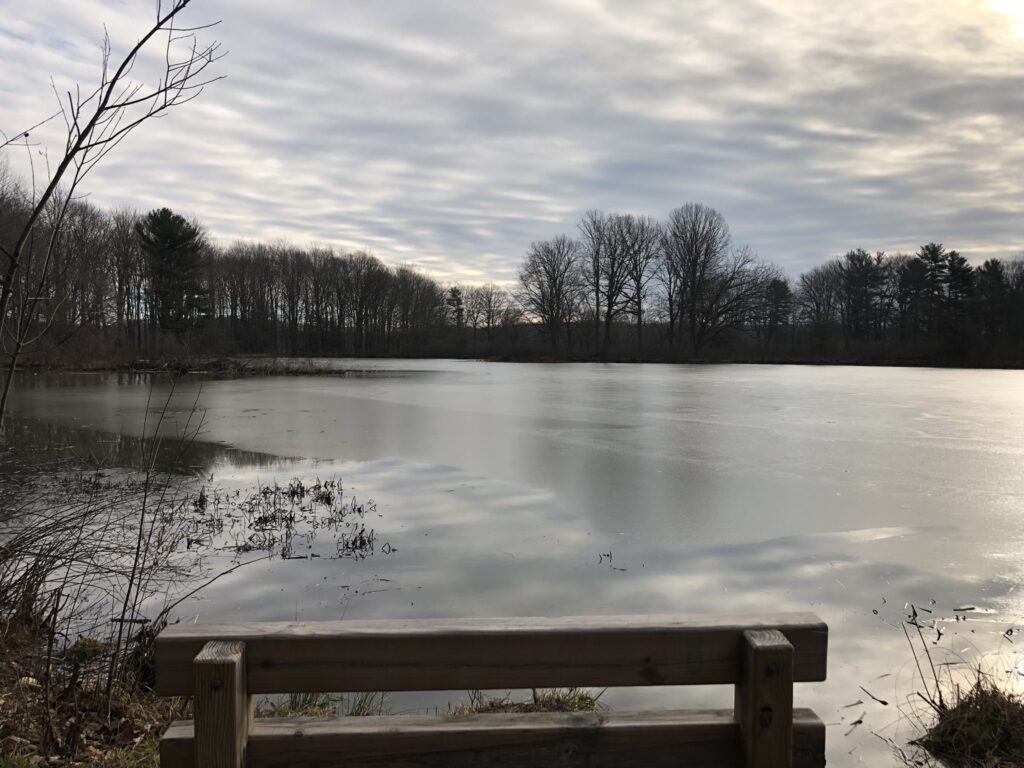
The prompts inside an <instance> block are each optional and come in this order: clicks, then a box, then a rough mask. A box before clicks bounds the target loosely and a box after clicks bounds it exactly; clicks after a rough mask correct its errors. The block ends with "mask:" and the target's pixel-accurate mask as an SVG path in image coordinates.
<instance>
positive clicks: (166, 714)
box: [0, 621, 180, 768]
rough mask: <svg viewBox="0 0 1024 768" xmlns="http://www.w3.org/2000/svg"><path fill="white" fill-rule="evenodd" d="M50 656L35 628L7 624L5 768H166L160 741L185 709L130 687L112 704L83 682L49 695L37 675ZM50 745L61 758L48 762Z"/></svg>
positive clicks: (0, 738) (3, 634)
mask: <svg viewBox="0 0 1024 768" xmlns="http://www.w3.org/2000/svg"><path fill="white" fill-rule="evenodd" d="M83 645H84V644H83ZM44 651H45V648H44V645H43V641H42V639H41V638H40V637H39V635H37V634H36V633H35V632H34V631H33V630H32V629H31V628H26V627H21V626H12V625H11V624H10V623H9V622H6V621H4V622H0V659H2V661H0V712H2V718H0V768H34V767H35V766H39V765H59V766H97V767H98V768H152V767H153V766H156V765H158V760H157V751H158V748H157V745H158V739H159V736H160V734H161V733H162V732H163V731H164V730H165V729H166V727H167V725H168V724H169V723H170V722H171V720H173V719H175V717H177V716H178V715H179V712H178V709H180V702H177V701H172V700H168V699H160V698H158V697H156V696H154V695H153V694H152V693H148V692H145V691H142V690H139V689H137V688H127V687H125V686H117V687H115V689H114V691H113V695H112V696H111V697H110V698H109V699H108V698H107V697H106V696H105V695H104V693H103V692H102V691H100V690H95V689H94V688H92V687H90V686H83V685H81V684H80V682H79V681H75V682H74V683H73V684H70V685H68V683H64V685H62V688H61V690H60V691H56V692H50V693H49V695H47V692H46V691H45V689H44V683H45V681H40V679H39V678H37V677H34V676H33V675H32V673H31V671H32V670H33V669H34V668H35V667H37V666H38V661H39V657H40V655H41V654H42V653H43V652H44ZM76 658H77V657H76ZM46 728H48V729H49V731H50V732H49V733H45V732H44V729H46ZM44 742H49V743H51V744H53V745H54V746H55V747H56V752H57V753H56V754H50V755H47V756H45V757H44V755H43V754H41V753H40V749H39V745H40V744H42V743H44Z"/></svg>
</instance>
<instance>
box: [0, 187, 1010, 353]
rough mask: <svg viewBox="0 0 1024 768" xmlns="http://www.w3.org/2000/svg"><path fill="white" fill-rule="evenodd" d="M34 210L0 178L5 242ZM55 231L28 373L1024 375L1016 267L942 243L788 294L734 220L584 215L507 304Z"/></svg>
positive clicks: (290, 251) (335, 266) (169, 242)
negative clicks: (144, 369) (966, 367)
mask: <svg viewBox="0 0 1024 768" xmlns="http://www.w3.org/2000/svg"><path fill="white" fill-rule="evenodd" d="M28 204H29V203H28V196H27V195H26V194H25V192H24V191H23V190H22V188H21V186H20V184H19V183H18V182H17V180H16V179H13V178H12V177H11V176H10V174H6V175H5V174H3V173H2V170H0V242H2V241H3V239H4V238H10V237H11V236H12V235H13V233H15V232H17V231H19V227H20V226H22V225H23V224H24V220H25V217H26V216H27V215H28V210H29V208H28ZM56 214H57V212H56V211H52V210H48V211H44V213H43V215H41V216H40V217H39V218H38V220H37V221H36V222H35V223H34V224H33V233H32V237H31V238H29V240H28V242H27V243H26V246H25V249H24V250H25V256H24V258H23V261H24V263H23V266H22V269H21V270H20V271H19V273H18V277H17V280H16V282H15V284H14V285H12V289H11V301H10V304H9V307H8V310H7V317H6V319H5V320H6V322H5V328H6V333H5V338H4V339H3V343H4V351H5V352H7V353H8V354H10V352H11V345H12V340H14V339H20V340H21V342H20V347H19V348H20V349H21V354H22V355H26V354H27V355H29V357H27V358H25V359H26V360H28V361H31V360H32V359H33V357H34V358H35V359H36V360H38V361H43V362H99V363H103V362H113V363H116V362H126V361H129V360H138V359H147V360H164V359H181V358H184V357H188V356H196V355H239V354H242V355H245V354H274V355H296V356H299V355H301V356H310V355H324V356H355V355H365V356H494V357H505V358H510V359H534V358H550V359H561V358H580V359H647V360H729V359H748V360H766V361H770V360H792V361H839V360H843V361H850V362H858V361H871V362H880V361H914V362H933V363H957V364H995V363H1012V362H1018V361H1021V360H1024V354H1022V351H1024V262H1022V261H1021V260H1020V259H1014V260H1009V261H1006V262H1004V261H1000V260H998V259H989V260H987V261H985V262H984V263H983V264H981V265H977V266H974V265H972V264H970V263H969V262H968V261H967V259H966V258H965V257H964V256H962V255H961V254H960V253H958V252H957V251H956V250H951V249H947V248H945V247H944V246H942V245H940V244H936V243H928V244H924V245H922V246H921V247H920V249H918V251H917V252H916V253H911V254H907V253H897V254H885V253H880V252H875V253H870V252H868V251H866V250H863V249H859V248H858V249H853V250H850V251H849V252H847V253H845V254H844V255H842V256H840V257H836V258H831V259H829V260H827V261H826V262H824V263H823V264H821V265H819V266H816V267H814V268H812V269H810V270H808V271H806V272H804V273H803V274H800V275H799V276H798V277H797V278H796V279H795V280H794V279H790V278H789V277H788V276H787V275H786V274H785V273H784V272H783V271H782V270H781V269H780V268H779V267H778V266H777V265H774V264H771V263H768V262H765V261H763V260H761V259H759V258H757V256H756V255H755V254H754V253H753V252H752V251H751V250H750V249H749V248H748V247H745V246H743V247H737V246H735V245H734V243H733V241H732V237H731V234H730V231H729V226H728V224H727V223H726V221H725V219H724V217H723V216H722V215H721V214H720V213H718V212H717V211H715V210H714V209H712V208H710V207H707V206H705V205H702V204H699V203H688V204H686V205H683V206H681V207H679V208H677V209H675V210H674V211H672V212H671V214H670V215H669V216H668V218H667V219H666V220H664V221H659V220H657V219H654V218H651V217H646V216H636V215H631V214H609V213H603V212H600V211H590V212H587V213H586V214H585V215H584V216H583V217H582V218H581V219H580V220H579V222H578V224H577V227H576V232H575V233H574V235H573V236H570V235H569V234H563V235H558V236H556V237H553V238H550V239H548V240H542V241H538V242H534V243H532V244H531V245H530V246H529V248H528V250H527V252H526V255H525V257H524V259H523V261H522V264H521V265H520V268H519V273H518V281H517V282H516V284H514V285H511V286H499V285H496V284H494V283H487V284H484V285H460V284H442V283H441V282H439V281H437V280H435V279H433V278H432V277H430V276H428V275H425V274H423V273H421V272H419V271H417V270H416V269H414V268H412V267H409V266H402V265H400V266H390V265H387V264H385V263H383V262H382V261H381V260H380V259H378V258H376V257H375V256H373V255H372V254H370V253H368V252H365V251H355V252H339V251H337V250H335V249H332V248H330V247H324V246H313V247H308V248H299V247H296V246H294V245H291V244H288V243H282V242H277V243H264V242H244V241H240V242H236V243H234V244H231V245H228V246H224V247H221V246H217V245H215V244H213V243H212V242H211V240H210V239H209V237H208V235H207V234H206V232H205V230H204V228H203V227H202V225H201V224H200V223H199V222H197V221H193V220H189V219H186V218H185V217H183V216H181V215H179V214H177V213H174V212H173V211H171V210H168V209H166V208H163V209H157V210H153V211H150V212H148V213H145V214H140V213H137V212H135V211H131V210H127V209H118V210H104V209H101V208H99V207H97V206H94V205H92V204H90V203H89V202H87V201H83V200H76V201H73V202H72V203H71V204H70V205H68V206H66V209H63V210H61V211H60V218H59V220H58V219H57V215H56ZM58 221H59V226H58V225H57V222H58ZM37 252H38V254H40V258H35V257H34V254H36V253H37ZM43 253H45V254H46V259H45V262H46V263H45V269H44V264H43V259H42V258H41V254H43ZM72 339H74V343H72V344H69V343H67V342H68V341H69V340H72Z"/></svg>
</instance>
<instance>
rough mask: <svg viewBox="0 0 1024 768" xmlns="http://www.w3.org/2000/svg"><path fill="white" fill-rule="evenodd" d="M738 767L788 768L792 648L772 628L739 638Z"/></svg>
mask: <svg viewBox="0 0 1024 768" xmlns="http://www.w3.org/2000/svg"><path fill="white" fill-rule="evenodd" d="M736 720H737V722H738V723H739V726H740V750H741V752H740V754H741V757H742V760H741V764H742V765H743V766H745V767H746V768H791V766H792V765H793V646H792V644H790V642H789V640H787V639H786V636H785V635H783V634H782V633H781V632H779V631H778V630H776V629H770V630H747V631H745V632H744V633H743V635H742V637H741V639H740V677H739V682H738V683H737V685H736Z"/></svg>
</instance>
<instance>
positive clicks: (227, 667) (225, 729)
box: [192, 640, 251, 768]
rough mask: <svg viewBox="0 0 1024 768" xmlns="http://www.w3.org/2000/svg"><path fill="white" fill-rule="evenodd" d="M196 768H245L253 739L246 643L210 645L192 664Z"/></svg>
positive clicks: (205, 647) (210, 643)
mask: <svg viewBox="0 0 1024 768" xmlns="http://www.w3.org/2000/svg"><path fill="white" fill-rule="evenodd" d="M192 669H193V674H194V679H195V687H194V689H193V690H194V691H195V698H194V700H193V706H194V708H195V714H194V717H193V720H194V721H195V729H196V734H195V765H196V768H243V766H244V765H245V745H246V741H247V740H248V738H249V721H250V717H251V713H250V710H249V706H250V703H249V692H248V689H247V686H246V681H245V643H241V642H223V641H220V640H215V641H212V642H209V643H207V644H206V645H205V646H204V647H203V650H202V651H200V652H199V655H198V656H196V658H195V660H194V661H193V663H192Z"/></svg>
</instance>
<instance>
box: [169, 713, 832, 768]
mask: <svg viewBox="0 0 1024 768" xmlns="http://www.w3.org/2000/svg"><path fill="white" fill-rule="evenodd" d="M192 740H193V736H192V723H191V722H178V723H175V724H174V725H172V726H171V728H170V729H169V730H168V731H167V734H166V735H165V736H164V739H163V741H162V742H161V748H160V765H161V766H162V768H195V766H194V762H193V757H192V755H193V745H192ZM793 755H794V759H793V766H794V767H795V768H821V766H824V764H825V726H824V724H823V723H822V722H821V720H819V719H818V718H817V716H816V715H815V714H814V713H813V712H811V711H809V710H799V709H798V710H796V711H795V712H794V720H793ZM246 757H247V760H246V765H247V766H249V768H285V766H293V765H302V766H305V767H309V766H318V767H326V766H342V765H343V766H345V768H363V767H365V768H370V767H371V766H372V768H416V767H417V766H424V767H427V766H429V767H431V768H439V767H440V766H450V767H451V768H463V767H465V766H516V765H530V766H538V767H542V766H558V768H584V767H587V768H591V767H592V766H600V767H601V768H619V767H622V768H625V766H637V765H642V766H645V768H669V766H671V768H679V767H680V766H688V768H723V767H728V766H739V765H740V759H741V758H740V733H739V725H738V724H737V723H736V721H735V720H734V718H733V712H732V710H721V711H719V710H713V711H685V712H667V711H666V712H634V713H630V712H585V713H584V712H581V713H565V714H562V713H546V714H528V715H496V714H495V715H471V716H468V717H447V718H443V717H408V716H397V717H347V718H340V719H337V720H256V721H254V723H253V725H252V728H251V730H250V733H249V747H248V751H247V753H246Z"/></svg>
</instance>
